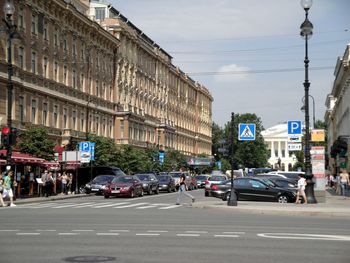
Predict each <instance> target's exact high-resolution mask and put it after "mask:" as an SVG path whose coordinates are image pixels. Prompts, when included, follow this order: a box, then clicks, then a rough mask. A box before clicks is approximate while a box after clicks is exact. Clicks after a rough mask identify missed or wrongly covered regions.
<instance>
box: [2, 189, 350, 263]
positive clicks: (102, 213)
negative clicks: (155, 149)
mask: <svg viewBox="0 0 350 263" xmlns="http://www.w3.org/2000/svg"><path fill="white" fill-rule="evenodd" d="M192 194H193V195H195V197H196V199H197V200H200V199H204V198H205V197H204V194H203V191H202V190H198V191H193V192H192ZM175 199H176V194H175V193H174V194H165V193H164V194H163V193H162V194H160V195H152V196H144V197H142V198H135V199H128V198H117V199H114V198H112V199H104V198H103V197H101V196H91V197H84V198H79V199H69V200H60V201H55V202H45V203H32V204H25V205H19V206H17V207H15V208H2V209H1V210H0V255H1V260H0V262H6V263H11V262H16V263H17V262H33V263H34V262H35V263H42V262H51V263H55V262H122V263H138V262H150V263H151V262H152V263H155V262H162V263H164V262H191V263H192V262H201V263H205V262H208V263H209V262H210V263H212V262H240V263H245V262H247V263H251V262H259V263H265V262H266V263H271V262H284V263H289V262H293V263H295V262H317V263H322V262H327V263H329V262H334V263H338V262H339V263H340V262H348V260H349V259H350V253H349V250H348V248H349V245H350V220H348V219H340V218H336V219H326V218H317V217H309V216H305V217H298V216H293V217H284V216H276V215H273V216H271V215H253V214H244V213H233V212H232V211H225V210H216V209H201V208H194V207H192V206H191V205H190V203H189V201H190V200H184V201H185V203H184V204H182V205H181V206H175V205H174V203H175Z"/></svg>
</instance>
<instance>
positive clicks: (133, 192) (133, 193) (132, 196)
mask: <svg viewBox="0 0 350 263" xmlns="http://www.w3.org/2000/svg"><path fill="white" fill-rule="evenodd" d="M130 197H131V198H134V197H135V191H134V190H132V191H131V193H130Z"/></svg>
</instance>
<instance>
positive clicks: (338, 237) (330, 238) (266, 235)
mask: <svg viewBox="0 0 350 263" xmlns="http://www.w3.org/2000/svg"><path fill="white" fill-rule="evenodd" d="M257 236H259V237H264V238H276V239H301V240H325V241H350V236H343V235H317V234H304V233H300V234H299V233H261V234H257Z"/></svg>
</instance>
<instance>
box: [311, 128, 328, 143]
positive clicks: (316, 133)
mask: <svg viewBox="0 0 350 263" xmlns="http://www.w3.org/2000/svg"><path fill="white" fill-rule="evenodd" d="M311 141H313V142H324V141H325V133H324V130H323V129H313V130H312V131H311Z"/></svg>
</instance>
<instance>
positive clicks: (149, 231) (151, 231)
mask: <svg viewBox="0 0 350 263" xmlns="http://www.w3.org/2000/svg"><path fill="white" fill-rule="evenodd" d="M147 232H148V233H168V232H169V231H167V230H147Z"/></svg>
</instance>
